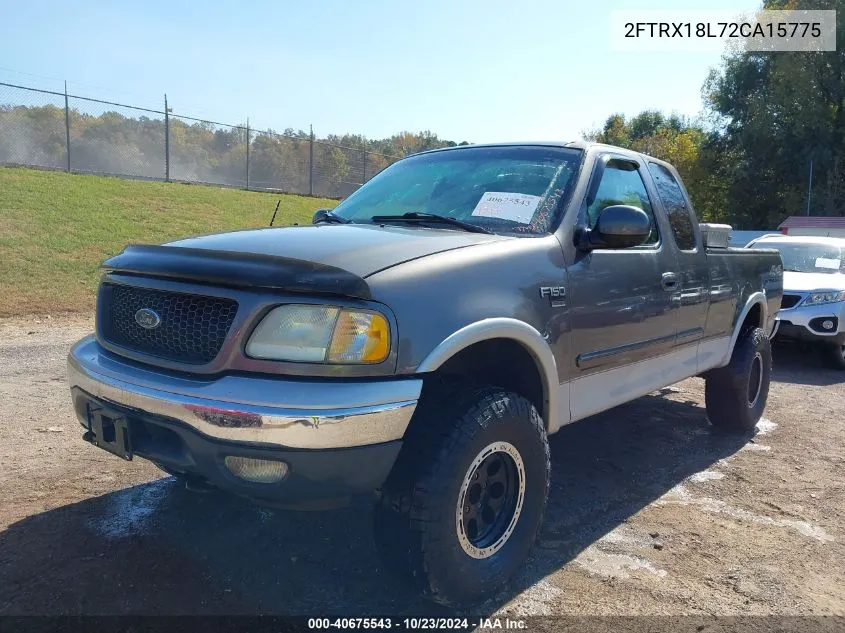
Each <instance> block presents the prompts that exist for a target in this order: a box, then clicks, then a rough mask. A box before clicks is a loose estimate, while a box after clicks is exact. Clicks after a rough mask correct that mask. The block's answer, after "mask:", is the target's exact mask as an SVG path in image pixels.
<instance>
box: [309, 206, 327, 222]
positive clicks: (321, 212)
mask: <svg viewBox="0 0 845 633" xmlns="http://www.w3.org/2000/svg"><path fill="white" fill-rule="evenodd" d="M329 213H331V209H317V210H316V211H314V215H313V216H311V224H317V222H319V221H320V220H322V219H323V218H324V217H326V215H327V214H329Z"/></svg>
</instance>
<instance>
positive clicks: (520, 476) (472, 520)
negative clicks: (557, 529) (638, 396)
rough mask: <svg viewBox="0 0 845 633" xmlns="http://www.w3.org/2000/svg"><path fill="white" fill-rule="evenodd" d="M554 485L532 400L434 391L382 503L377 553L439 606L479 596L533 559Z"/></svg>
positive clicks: (481, 390) (486, 391)
mask: <svg viewBox="0 0 845 633" xmlns="http://www.w3.org/2000/svg"><path fill="white" fill-rule="evenodd" d="M548 487H549V447H548V441H547V438H546V432H545V429H544V428H543V424H542V420H541V418H540V416H539V414H538V413H537V410H536V409H535V408H534V406H533V405H532V404H531V403H530V402H528V401H527V400H526V399H525V398H523V397H521V396H519V395H516V394H514V393H510V392H506V391H502V390H500V389H496V388H494V387H476V388H472V387H470V388H467V389H465V390H464V391H463V392H462V393H460V392H459V393H456V392H454V391H451V392H440V393H436V394H431V393H429V394H427V396H425V397H424V398H423V399H422V400H421V402H420V407H419V409H418V410H417V413H416V415H415V418H414V423H413V424H412V426H411V428H410V429H409V431H408V435H407V437H406V440H405V443H404V446H403V448H402V452H401V453H400V455H399V458H398V459H397V463H396V465H395V467H394V469H393V471H392V472H391V474H390V476H389V477H388V480H387V482H386V483H385V485H384V488H383V494H382V498H381V500H380V502H379V504H378V505H377V506H376V509H375V526H374V527H375V537H376V545H377V548H378V550H379V553H380V554H381V557H382V559H383V561H384V563H385V565H386V566H387V567H389V568H390V569H391V570H392V571H394V572H396V573H398V574H399V575H400V576H402V577H404V578H405V579H407V580H409V581H410V582H411V583H412V584H413V585H415V586H416V587H417V588H418V589H419V590H421V592H422V593H423V595H425V596H426V597H428V598H430V599H432V600H434V601H436V602H439V603H441V604H447V605H458V604H468V603H472V602H475V601H478V600H482V599H484V598H486V597H488V596H489V595H490V594H491V593H492V592H493V591H494V590H496V589H498V588H500V587H501V585H502V583H503V582H505V581H506V580H507V579H508V578H509V577H511V576H512V575H513V574H514V573H515V572H516V571H517V570H518V569H519V568H520V567H521V565H522V564H523V562H524V561H525V559H526V558H527V557H528V554H529V552H530V550H531V547H532V545H533V543H534V540H535V538H536V535H537V532H538V530H539V527H540V523H541V521H542V518H543V512H544V510H545V506H546V497H547V495H548Z"/></svg>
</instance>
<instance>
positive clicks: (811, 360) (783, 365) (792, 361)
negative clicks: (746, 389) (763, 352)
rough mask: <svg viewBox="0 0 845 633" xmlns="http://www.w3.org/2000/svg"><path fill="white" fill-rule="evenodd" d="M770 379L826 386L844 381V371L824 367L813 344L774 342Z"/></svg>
mask: <svg viewBox="0 0 845 633" xmlns="http://www.w3.org/2000/svg"><path fill="white" fill-rule="evenodd" d="M772 380H774V381H775V382H788V383H793V384H796V385H816V386H819V387H826V386H828V385H838V384H840V383H841V382H843V381H845V372H843V371H839V370H836V369H829V368H827V367H825V366H824V364H823V363H822V359H821V357H820V354H819V350H818V348H817V347H816V346H815V345H812V344H807V343H792V342H788V343H776V344H774V345H773V346H772Z"/></svg>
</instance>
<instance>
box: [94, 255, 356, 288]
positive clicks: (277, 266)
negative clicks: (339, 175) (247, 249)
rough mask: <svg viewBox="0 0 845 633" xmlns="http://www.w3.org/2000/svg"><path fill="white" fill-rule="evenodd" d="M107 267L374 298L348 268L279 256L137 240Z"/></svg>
mask: <svg viewBox="0 0 845 633" xmlns="http://www.w3.org/2000/svg"><path fill="white" fill-rule="evenodd" d="M102 268H103V269H105V270H107V271H111V272H116V273H128V274H135V275H145V276H149V277H158V278H165V279H174V280H182V281H193V282H199V283H208V284H214V285H220V286H229V287H235V288H266V289H271V290H286V291H290V292H307V293H320V294H332V295H342V296H345V297H356V298H359V299H370V298H371V295H370V288H369V286H368V285H367V282H366V281H364V280H363V279H362V278H361V277H359V276H358V275H355V274H353V273H351V272H349V271H348V270H344V269H342V268H337V267H335V266H328V265H326V264H319V263H316V262H310V261H305V260H302V259H294V258H292V257H280V256H277V255H261V254H254V253H243V252H231V251H222V250H217V249H201V248H185V247H181V246H154V245H146V244H132V245H130V246H127V247H126V248H125V249H124V250H123V252H122V253H120V254H118V255H115V256H114V257H112V258H110V259H107V260H106V261H105V262H103V264H102Z"/></svg>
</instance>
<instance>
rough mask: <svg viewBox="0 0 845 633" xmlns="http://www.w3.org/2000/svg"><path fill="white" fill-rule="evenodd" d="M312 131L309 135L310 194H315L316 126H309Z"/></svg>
mask: <svg viewBox="0 0 845 633" xmlns="http://www.w3.org/2000/svg"><path fill="white" fill-rule="evenodd" d="M309 127H310V129H311V133H310V134H309V135H308V195H309V196H313V195H314V126H313V125H311V126H309Z"/></svg>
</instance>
